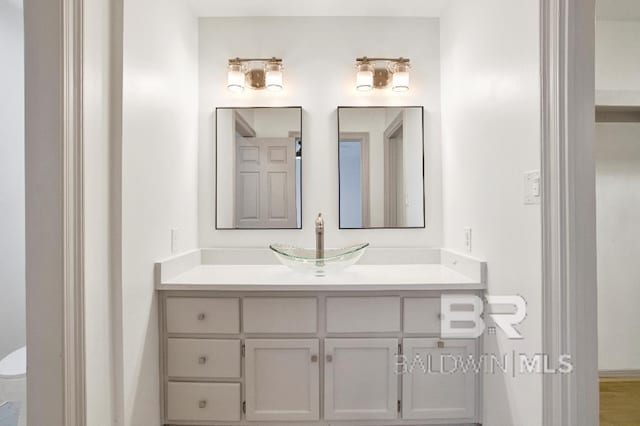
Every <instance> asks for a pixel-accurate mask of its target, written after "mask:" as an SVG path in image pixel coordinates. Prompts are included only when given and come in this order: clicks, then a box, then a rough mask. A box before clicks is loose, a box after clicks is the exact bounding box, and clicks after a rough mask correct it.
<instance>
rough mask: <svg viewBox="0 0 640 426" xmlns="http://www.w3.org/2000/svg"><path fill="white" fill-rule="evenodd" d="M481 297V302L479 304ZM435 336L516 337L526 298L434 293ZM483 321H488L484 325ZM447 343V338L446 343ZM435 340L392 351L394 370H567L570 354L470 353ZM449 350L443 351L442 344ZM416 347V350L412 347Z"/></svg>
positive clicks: (541, 372)
mask: <svg viewBox="0 0 640 426" xmlns="http://www.w3.org/2000/svg"><path fill="white" fill-rule="evenodd" d="M485 302H486V303H485ZM440 312H441V314H440V335H441V338H442V339H477V338H478V337H480V336H481V335H482V333H484V331H485V329H486V330H487V332H488V334H496V332H497V331H498V330H500V331H501V332H502V333H504V335H505V336H506V337H507V338H508V339H513V340H521V339H523V336H522V334H521V333H520V331H519V330H518V328H517V326H518V325H519V324H521V323H522V322H523V321H524V319H525V318H526V316H527V303H526V301H525V300H524V298H523V297H522V296H517V295H516V296H513V295H510V296H494V295H490V296H486V299H485V300H483V299H481V298H480V297H478V296H476V295H474V294H444V295H442V296H441V298H440ZM485 321H491V322H489V326H487V325H486V324H485ZM449 343H451V342H449ZM449 343H446V342H443V341H440V342H438V346H437V348H436V347H430V346H428V345H427V346H425V347H422V348H418V349H417V348H414V349H413V350H412V355H411V357H407V356H406V355H404V354H402V353H400V354H398V355H397V360H396V371H397V373H398V374H413V373H414V372H416V371H417V372H421V373H424V374H454V373H462V374H479V373H484V374H495V373H506V374H509V373H510V374H512V375H513V376H514V377H515V376H516V375H519V374H568V373H571V372H572V371H573V364H572V359H571V355H568V354H563V355H560V356H559V357H558V358H553V359H551V357H549V356H548V355H547V354H544V353H534V354H526V353H521V352H520V353H519V352H516V351H515V350H514V351H511V352H508V353H501V354H494V353H483V354H476V353H474V351H469V350H466V349H464V347H465V346H464V344H463V345H462V346H460V345H457V342H456V343H454V344H453V345H451V346H449ZM449 347H450V348H451V349H452V351H448V350H447V348H449ZM416 349H417V350H416Z"/></svg>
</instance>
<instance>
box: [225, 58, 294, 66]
mask: <svg viewBox="0 0 640 426" xmlns="http://www.w3.org/2000/svg"><path fill="white" fill-rule="evenodd" d="M246 62H267V63H276V64H281V63H282V59H280V58H276V57H275V56H274V57H272V58H232V59H229V65H239V64H242V63H246Z"/></svg>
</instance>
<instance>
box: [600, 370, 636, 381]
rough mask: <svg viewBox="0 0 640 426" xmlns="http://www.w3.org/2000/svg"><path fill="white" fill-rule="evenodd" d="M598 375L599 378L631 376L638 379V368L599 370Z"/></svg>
mask: <svg viewBox="0 0 640 426" xmlns="http://www.w3.org/2000/svg"><path fill="white" fill-rule="evenodd" d="M598 376H600V377H601V378H621V377H632V378H634V379H636V378H638V379H640V370H600V371H598Z"/></svg>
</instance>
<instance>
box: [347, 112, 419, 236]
mask: <svg viewBox="0 0 640 426" xmlns="http://www.w3.org/2000/svg"><path fill="white" fill-rule="evenodd" d="M338 169H339V173H340V176H339V182H340V198H339V199H340V228H341V229H369V228H424V226H425V200H424V112H423V107H421V106H408V107H338Z"/></svg>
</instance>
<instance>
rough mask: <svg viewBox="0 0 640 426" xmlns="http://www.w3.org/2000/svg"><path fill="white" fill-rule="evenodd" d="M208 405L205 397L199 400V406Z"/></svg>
mask: <svg viewBox="0 0 640 426" xmlns="http://www.w3.org/2000/svg"><path fill="white" fill-rule="evenodd" d="M206 406H207V401H206V400H204V399H203V400H202V401H200V402H198V407H199V408H206Z"/></svg>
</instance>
